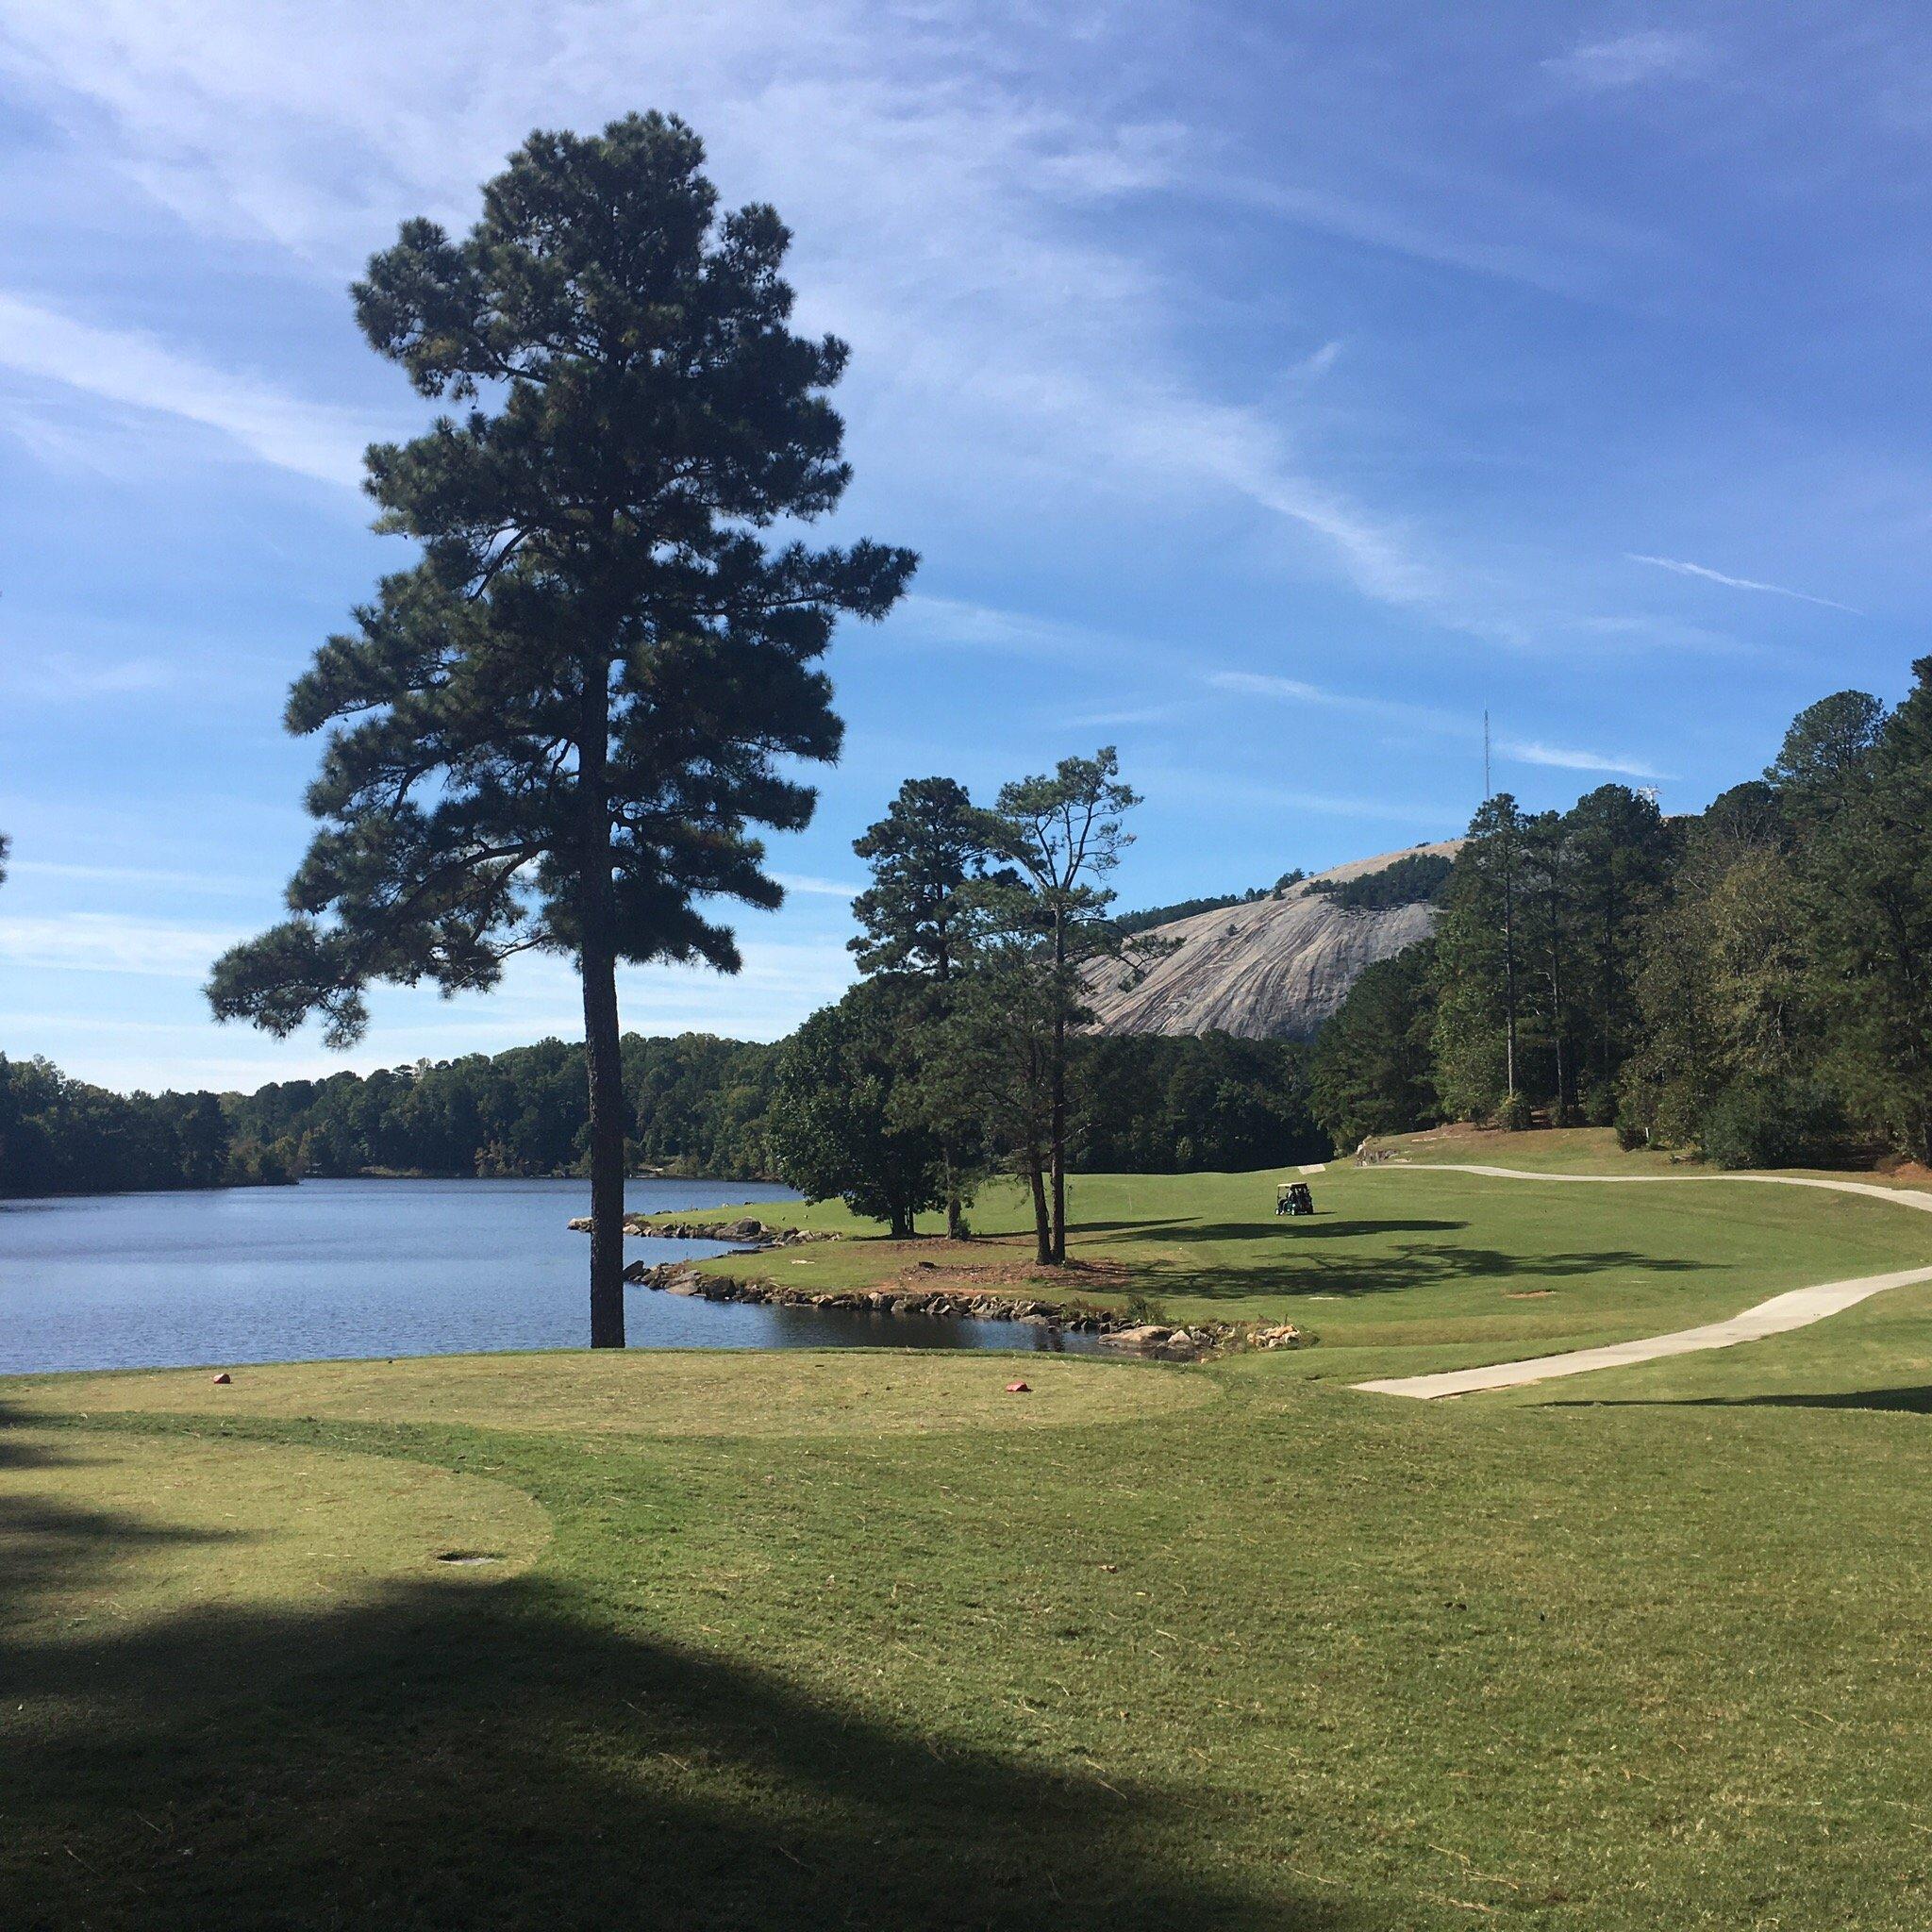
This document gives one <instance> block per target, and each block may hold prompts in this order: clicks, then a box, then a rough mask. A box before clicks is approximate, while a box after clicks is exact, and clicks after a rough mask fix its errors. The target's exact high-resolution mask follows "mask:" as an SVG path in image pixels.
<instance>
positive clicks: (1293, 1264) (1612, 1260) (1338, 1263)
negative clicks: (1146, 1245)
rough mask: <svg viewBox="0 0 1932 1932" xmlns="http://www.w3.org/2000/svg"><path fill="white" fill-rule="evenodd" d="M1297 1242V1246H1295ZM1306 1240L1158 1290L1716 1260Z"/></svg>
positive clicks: (1178, 1271) (1336, 1290) (1481, 1276)
mask: <svg viewBox="0 0 1932 1932" xmlns="http://www.w3.org/2000/svg"><path fill="white" fill-rule="evenodd" d="M1291 1241H1292V1244H1293V1248H1294V1249H1296V1250H1298V1252H1291ZM1300 1241H1301V1237H1300V1236H1295V1237H1292V1238H1290V1237H1284V1238H1283V1254H1282V1258H1281V1259H1280V1260H1279V1261H1278V1262H1270V1261H1247V1262H1243V1263H1242V1264H1241V1265H1238V1266H1231V1267H1213V1266H1208V1267H1203V1266H1200V1265H1199V1264H1196V1263H1185V1264H1181V1265H1178V1266H1176V1267H1174V1269H1173V1271H1172V1279H1171V1282H1170V1281H1169V1280H1167V1279H1163V1280H1162V1281H1161V1282H1160V1283H1159V1284H1158V1289H1159V1290H1163V1291H1170V1292H1174V1293H1181V1292H1185V1293H1188V1294H1191V1295H1203V1296H1206V1297H1208V1298H1209V1299H1211V1300H1226V1301H1243V1300H1247V1299H1249V1298H1251V1297H1254V1296H1257V1295H1286V1296H1294V1295H1318V1294H1319V1295H1341V1296H1347V1297H1354V1296H1358V1295H1372V1294H1400V1293H1404V1292H1406V1291H1413V1290H1415V1289H1420V1288H1434V1287H1438V1286H1441V1285H1442V1284H1445V1283H1451V1282H1460V1283H1464V1284H1468V1285H1472V1286H1473V1285H1475V1284H1478V1283H1482V1282H1505V1281H1512V1280H1518V1279H1521V1278H1523V1277H1524V1276H1528V1277H1530V1278H1532V1279H1536V1280H1565V1279H1569V1278H1573V1277H1576V1276H1587V1275H1593V1274H1608V1273H1611V1272H1616V1271H1622V1272H1626V1273H1629V1274H1691V1273H1694V1272H1698V1271H1701V1270H1703V1269H1705V1268H1707V1267H1709V1266H1711V1265H1712V1264H1711V1263H1709V1262H1705V1261H1685V1260H1678V1259H1674V1258H1672V1257H1664V1256H1658V1255H1640V1254H1634V1253H1632V1252H1630V1251H1629V1250H1627V1249H1616V1248H1606V1249H1597V1250H1591V1251H1588V1252H1578V1253H1574V1254H1561V1255H1520V1254H1519V1255H1511V1254H1505V1253H1504V1252H1503V1251H1502V1250H1501V1249H1498V1248H1470V1247H1461V1246H1457V1245H1456V1244H1453V1243H1447V1242H1438V1241H1407V1242H1402V1243H1399V1244H1398V1245H1397V1246H1395V1247H1393V1248H1391V1249H1390V1250H1389V1251H1388V1252H1387V1253H1384V1254H1371V1255H1351V1254H1324V1253H1322V1252H1320V1251H1319V1250H1317V1251H1313V1252H1311V1251H1310V1250H1309V1249H1308V1248H1307V1247H1301V1246H1300Z"/></svg>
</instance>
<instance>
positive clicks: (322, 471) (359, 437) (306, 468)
mask: <svg viewBox="0 0 1932 1932" xmlns="http://www.w3.org/2000/svg"><path fill="white" fill-rule="evenodd" d="M0 369H10V370H12V371H13V372H14V373H15V374H16V375H25V376H29V377H32V378H34V379H36V380H39V381H45V382H57V383H60V384H63V385H65V386H66V387H67V388H69V389H73V390H79V391H84V392H86V393H87V394H89V395H92V396H94V397H97V398H99V399H100V400H102V401H104V402H107V403H110V404H113V405H115V406H116V407H117V408H129V409H140V410H143V411H150V412H156V413H158V414H161V415H165V416H174V417H177V418H180V419H181V420H183V421H185V422H189V423H193V424H197V425H200V426H202V427H203V428H207V429H211V430H214V431H216V432H217V433H218V434H220V435H221V436H223V437H225V438H226V439H227V440H228V441H230V442H231V443H233V444H234V445H235V446H237V447H238V448H240V449H242V450H245V451H246V452H247V453H248V454H249V455H250V456H253V457H256V458H259V459H260V460H261V461H263V462H265V463H270V464H273V465H274V466H275V468H277V469H282V470H291V471H293V472H295V473H296V474H297V475H304V476H313V477H316V478H318V479H319V480H321V481H322V482H325V483H339V484H347V485H351V486H353V485H354V484H355V483H356V482H357V481H358V479H359V477H360V475H361V473H362V449H363V445H364V444H365V443H366V442H368V441H369V440H370V435H371V431H370V427H369V425H366V424H359V423H358V422H357V421H356V420H355V419H353V418H352V417H351V416H350V415H349V414H348V412H346V411H344V410H341V409H337V408H330V407H328V406H326V405H324V404H319V403H310V402H305V401H303V400H301V399H300V398H298V397H295V396H291V395H290V394H288V393H287V392H286V391H282V390H279V389H277V388H275V386H274V385H272V384H269V383H265V382H262V381H260V380H258V379H257V378H256V377H253V376H250V375H242V374H238V373H236V372H234V371H232V370H225V369H222V368H219V367H217V366H216V365H214V364H212V363H209V362H206V361H203V360H202V359H200V358H197V357H194V356H191V355H189V354H187V353H185V352H184V351H182V350H179V349H176V348H174V347H171V346H170V345H169V344H167V343H166V342H163V341H160V340H159V339H158V337H155V336H152V335H149V334H146V333H145V332H143V331H141V330H136V329H126V328H108V327H102V326H99V325H95V324H93V323H90V322H87V321H84V320H82V319H81V318H80V317H78V316H74V315H68V314H63V313H61V312H60V311H59V310H57V309H54V308H46V307H44V306H43V305H42V304H41V303H38V302H33V301H29V300H27V299H25V297H23V296H20V295H15V294H9V293H7V292H6V291H0Z"/></svg>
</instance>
